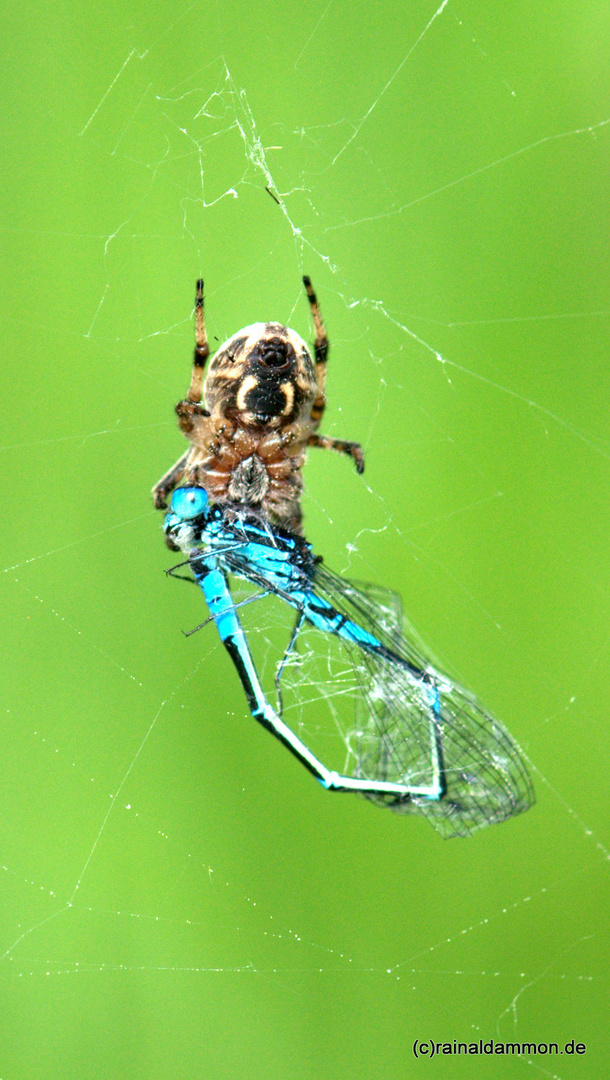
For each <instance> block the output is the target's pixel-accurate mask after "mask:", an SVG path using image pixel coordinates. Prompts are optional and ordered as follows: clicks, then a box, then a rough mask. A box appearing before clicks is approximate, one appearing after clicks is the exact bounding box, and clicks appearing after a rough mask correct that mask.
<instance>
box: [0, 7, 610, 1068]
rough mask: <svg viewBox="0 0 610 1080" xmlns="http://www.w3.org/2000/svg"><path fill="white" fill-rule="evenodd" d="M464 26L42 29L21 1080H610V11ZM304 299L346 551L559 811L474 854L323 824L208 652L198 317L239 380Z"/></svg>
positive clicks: (30, 154) (16, 899)
mask: <svg viewBox="0 0 610 1080" xmlns="http://www.w3.org/2000/svg"><path fill="white" fill-rule="evenodd" d="M434 15H435V5H434V0H433V2H432V3H425V2H423V0H415V2H414V3H411V4H409V5H404V4H400V3H393V2H391V0H384V2H383V3H382V4H381V5H374V6H371V5H368V4H358V5H354V4H345V3H337V2H335V3H333V2H332V0H331V3H327V2H326V0H321V3H319V4H318V5H315V4H314V5H313V6H312V5H307V6H303V5H302V4H297V3H290V2H289V3H279V2H277V0H275V2H263V3H260V4H257V5H253V6H252V8H251V9H250V10H249V11H247V10H245V8H244V5H243V4H241V3H239V2H235V0H224V2H222V3H220V4H217V5H214V4H210V5H208V4H203V3H191V4H184V5H180V4H176V3H170V2H169V0H165V2H162V0H157V2H155V3H153V4H150V3H144V2H142V0H127V2H122V3H117V2H114V3H112V2H111V3H106V4H104V5H97V4H92V3H85V4H74V3H72V4H70V3H61V2H60V3H50V2H48V0H47V2H46V3H43V4H42V5H40V4H37V5H34V4H30V3H25V4H21V5H19V7H18V8H17V7H16V6H14V7H13V9H12V11H11V13H10V14H7V13H6V12H5V16H4V29H3V35H2V37H3V45H2V52H3V60H2V65H1V72H0V78H1V79H2V83H3V86H2V100H3V102H4V109H3V119H2V126H1V130H2V145H3V170H2V199H3V214H2V235H3V239H4V241H5V249H6V259H5V268H6V270H5V278H4V286H3V289H2V294H1V305H2V328H3V334H4V341H3V346H2V354H3V364H4V376H3V400H4V403H5V408H4V409H3V432H2V462H3V481H4V494H5V521H6V528H5V530H4V541H3V543H4V549H3V554H2V563H1V565H2V569H3V571H4V572H3V573H2V575H1V578H0V580H1V583H2V607H1V612H2V631H1V633H2V654H3V667H4V669H5V675H4V679H3V690H2V716H3V731H2V748H3V749H2V759H3V761H4V764H5V765H6V773H5V774H4V783H3V786H2V797H1V815H0V827H1V848H2V852H1V856H0V858H1V862H2V871H1V873H2V877H1V882H2V905H1V925H0V944H1V947H2V948H1V952H2V964H1V966H0V977H1V979H2V991H1V993H2V1009H1V1019H0V1027H1V1031H0V1075H1V1076H2V1078H3V1080H30V1078H32V1080H34V1078H36V1080H38V1078H42V1077H62V1078H64V1077H65V1078H70V1080H72V1078H77V1077H78V1078H80V1077H88V1078H96V1080H97V1078H115V1080H116V1078H123V1077H130V1078H133V1077H137V1078H140V1077H142V1078H149V1077H150V1078H154V1080H157V1078H159V1080H160V1078H164V1080H165V1078H167V1077H179V1078H183V1077H186V1078H200V1077H205V1078H206V1080H208V1078H209V1080H216V1078H218V1080H221V1078H222V1080H224V1078H232V1077H243V1076H247V1077H250V1078H253V1080H258V1078H268V1077H276V1076H277V1077H290V1078H295V1080H310V1078H318V1077H337V1078H341V1080H343V1078H345V1080H347V1078H349V1080H354V1078H359V1080H360V1078H362V1080H365V1078H366V1080H368V1078H372V1077H378V1076H380V1075H383V1076H390V1075H392V1076H397V1077H415V1076H419V1075H420V1074H421V1075H426V1076H431V1075H434V1076H448V1077H451V1078H452V1080H453V1078H456V1080H461V1078H462V1077H464V1078H466V1077H468V1078H470V1077H472V1076H481V1077H485V1078H493V1080H497V1078H504V1077H511V1078H512V1077H519V1076H524V1077H525V1076H532V1075H534V1076H538V1075H540V1076H548V1075H552V1076H557V1077H562V1078H564V1077H565V1078H572V1077H574V1078H589V1077H592V1078H593V1077H595V1078H599V1077H600V1076H602V1075H603V1074H604V1072H605V1068H604V1056H605V1055H606V1058H607V1028H605V1027H604V1024H603V1016H604V1014H603V1011H602V1006H601V1002H602V1001H603V995H604V990H605V984H604V973H605V970H606V964H605V955H607V926H608V913H607V909H606V898H607V847H606V846H605V845H607V844H608V835H607V834H608V813H607V775H608V738H607V728H608V724H607V712H608V675H609V670H608V669H609V662H608V643H609V642H608V622H607V617H606V612H607V606H608V604H607V601H608V591H609V586H610V576H609V571H608V560H607V540H608V516H607V474H608V456H609V454H610V441H609V439H608V426H607V418H608V398H609V395H608V324H609V315H610V303H609V300H608V220H607V219H608V215H607V205H608V203H607V199H608V191H607V188H608V167H609V157H610V155H609V150H610V120H609V118H610V100H609V99H610V86H609V85H608V78H607V74H608V44H609V30H610V27H609V21H610V14H609V11H608V7H607V5H603V4H596V3H585V4H578V5H576V4H574V3H570V2H567V0H560V2H559V3H557V2H556V3H553V4H550V3H548V2H544V3H538V4H534V5H532V4H531V3H527V4H526V3H524V2H522V0H517V2H516V3H512V4H502V5H481V4H478V3H475V2H474V0H456V2H454V0H449V2H448V3H447V4H446V6H445V7H444V9H443V10H442V11H439V12H437V14H436V18H433V16H434ZM426 28H427V29H426ZM267 186H268V187H270V188H271V189H272V191H273V192H275V193H276V195H277V196H278V197H279V199H280V204H281V205H278V204H277V202H276V201H274V199H272V198H270V196H269V194H267V192H266V191H265V188H266V187H267ZM303 272H306V273H309V274H311V276H312V278H313V281H314V284H315V286H316V288H317V291H318V294H319V297H320V300H321V304H322V309H323V313H324V316H325V319H326V322H327V326H328V329H329V333H330V336H331V340H332V354H331V363H330V370H329V385H328V393H329V407H328V411H327V418H326V421H325V425H324V430H325V432H327V433H328V434H331V435H337V436H341V437H344V438H348V439H360V440H361V441H362V443H363V444H364V446H365V450H366V453H367V471H366V473H365V476H364V477H363V478H362V479H359V478H358V477H357V476H356V475H355V473H354V471H353V469H352V468H351V466H350V463H349V461H347V460H344V459H341V458H339V457H335V456H333V455H328V454H326V455H324V454H320V453H316V452H313V453H312V454H311V457H310V461H309V462H308V464H307V470H306V483H307V497H306V501H305V510H306V515H307V518H306V524H307V534H308V537H309V538H310V540H311V541H312V543H314V545H315V547H316V549H317V550H319V551H323V552H324V554H325V557H326V559H327V561H328V562H329V564H330V565H332V566H335V567H337V568H338V569H340V570H343V571H346V572H349V573H350V574H351V576H353V577H356V578H361V579H365V580H367V579H368V580H374V581H377V582H379V583H382V584H385V585H388V586H391V587H392V588H394V589H396V590H397V591H399V592H401V593H402V595H403V597H404V601H405V608H406V610H407V611H408V613H409V616H410V618H411V620H412V621H413V623H414V624H415V625H416V626H417V627H418V629H419V630H420V632H421V634H422V636H423V637H424V639H426V640H427V641H429V642H430V643H431V645H432V647H433V649H434V651H435V652H436V653H437V654H438V655H439V656H441V657H442V658H443V659H444V660H446V661H448V662H449V663H450V665H451V670H452V671H454V672H455V673H457V674H458V675H459V677H460V678H461V679H462V680H463V681H464V682H465V683H467V684H468V685H470V686H472V687H473V688H475V689H476V691H477V693H478V694H479V695H480V696H481V697H482V699H483V700H484V701H486V702H487V703H488V704H489V706H490V708H491V709H492V710H493V711H494V712H495V713H496V714H497V715H499V716H500V717H502V718H503V719H504V720H505V722H506V724H507V725H508V727H509V728H510V730H511V732H512V733H513V735H514V736H515V737H516V738H517V739H518V740H519V742H520V743H521V745H522V746H523V748H524V751H525V752H526V753H527V755H528V757H529V759H530V760H531V762H532V774H533V777H534V781H535V784H536V789H537V796H538V803H537V805H536V807H535V808H534V809H533V810H532V811H531V812H530V813H528V814H527V815H525V816H523V817H521V818H518V819H515V820H513V821H510V822H508V823H506V824H504V825H501V826H494V827H493V828H489V829H486V830H483V831H482V832H481V833H478V834H477V835H476V836H474V837H473V838H471V839H469V840H467V841H460V840H451V841H447V842H443V841H442V840H441V839H440V838H439V837H438V836H437V835H436V834H435V833H434V831H433V830H432V829H431V828H430V826H429V825H428V824H427V823H426V822H425V821H423V820H418V819H404V818H400V817H397V816H394V815H392V814H391V813H386V812H383V811H381V810H379V809H377V808H376V807H374V806H372V805H370V804H367V803H366V802H364V801H361V800H358V799H357V798H355V797H351V796H341V797H340V796H331V795H328V794H326V793H324V792H323V791H322V790H321V789H320V788H319V787H318V786H317V785H316V784H315V783H314V782H313V781H312V779H311V778H310V777H309V775H308V774H307V773H306V772H305V770H304V769H302V768H300V767H299V766H298V764H297V763H296V762H294V761H293V760H292V759H291V758H290V756H289V755H288V754H287V753H286V752H285V750H283V748H282V747H281V746H280V745H279V744H276V743H275V742H274V740H273V739H271V738H270V737H269V736H268V735H267V734H266V733H265V732H264V731H263V730H262V729H260V728H259V727H258V726H257V725H256V724H255V723H254V722H253V721H251V720H250V719H248V717H247V714H246V709H245V705H244V700H243V696H242V693H241V691H240V688H239V685H238V680H237V677H236V675H235V673H234V672H233V670H232V669H231V666H230V663H229V661H228V658H227V657H226V656H225V654H224V652H223V650H222V648H221V647H220V646H219V645H218V643H217V640H216V638H215V633H214V630H213V628H209V629H208V630H206V631H203V632H202V633H200V634H198V635H196V636H195V637H193V638H190V639H189V640H188V641H185V639H184V638H183V637H182V635H181V633H180V631H181V629H182V628H186V627H189V626H192V625H195V624H196V623H197V622H198V621H200V619H201V618H202V617H203V614H204V612H203V604H202V602H201V600H200V597H199V595H198V594H196V592H195V590H189V589H186V588H185V587H183V586H181V585H180V584H179V583H176V582H173V581H169V580H167V579H166V578H165V577H164V574H163V571H164V569H165V568H166V567H167V566H168V565H169V564H170V562H171V556H168V552H167V551H166V550H165V548H164V544H163V541H162V536H161V533H160V515H158V514H157V513H155V512H154V511H153V510H152V508H151V502H150V497H149V490H150V487H151V486H152V484H153V483H154V482H155V480H157V479H158V477H159V476H160V475H161V473H162V472H163V471H164V470H165V469H166V468H167V467H168V466H169V465H170V464H171V463H172V462H173V461H174V460H175V459H176V457H178V455H179V454H180V453H181V452H182V449H183V442H182V439H181V436H180V435H179V433H178V431H177V429H176V426H175V421H174V417H173V405H174V403H175V401H177V400H178V398H179V397H181V396H182V395H183V393H184V391H185V389H186V386H187V382H188V375H189V366H190V357H191V349H192V340H193V338H192V321H191V305H192V300H193V288H194V282H195V279H196V277H197V276H198V275H199V274H200V273H202V274H203V275H204V277H205V279H206V304H207V323H208V330H209V334H210V337H211V339H212V343H213V344H216V342H217V341H222V340H224V339H225V338H226V337H228V336H229V335H230V334H232V333H233V332H235V331H236V330H238V329H239V328H240V327H241V326H244V325H246V324H248V323H250V322H254V321H257V320H259V319H276V320H280V321H282V322H286V323H289V324H290V325H292V326H294V328H295V329H297V330H298V331H299V332H300V333H302V334H303V335H304V336H306V337H309V338H310V337H311V328H310V323H309V315H308V311H307V305H306V302H305V300H304V298H303V295H302V289H301V284H300V276H301V274H302V273H303ZM191 593H192V594H193V595H191ZM415 1038H419V1039H428V1038H430V1039H438V1040H441V1041H446V1040H452V1039H454V1038H455V1039H458V1040H465V1041H471V1040H472V1039H479V1038H483V1039H486V1040H488V1039H490V1038H496V1039H505V1040H511V1041H512V1040H519V1041H535V1042H543V1041H552V1040H557V1041H558V1042H560V1043H563V1042H564V1041H566V1040H569V1039H572V1038H574V1039H576V1041H580V1042H583V1043H585V1044H586V1046H587V1053H586V1055H585V1056H584V1057H579V1058H576V1057H566V1056H564V1057H562V1058H561V1059H549V1058H548V1057H547V1058H545V1057H531V1056H530V1058H529V1060H528V1059H527V1058H524V1059H521V1060H514V1059H511V1060H503V1059H502V1058H495V1059H493V1060H492V1059H490V1058H479V1059H473V1058H464V1057H461V1058H456V1057H453V1058H448V1059H444V1060H443V1061H442V1063H440V1064H436V1063H435V1064H434V1065H431V1064H429V1063H427V1062H424V1063H422V1062H417V1061H415V1060H414V1058H413V1056H412V1051H411V1046H412V1043H413V1040H414V1039H415ZM532 1068H533V1070H534V1072H533V1074H532Z"/></svg>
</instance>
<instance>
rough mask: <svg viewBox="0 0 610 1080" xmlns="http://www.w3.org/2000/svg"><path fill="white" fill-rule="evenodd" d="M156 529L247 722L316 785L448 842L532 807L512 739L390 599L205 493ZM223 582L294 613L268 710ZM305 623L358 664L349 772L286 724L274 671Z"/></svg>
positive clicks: (184, 502)
mask: <svg viewBox="0 0 610 1080" xmlns="http://www.w3.org/2000/svg"><path fill="white" fill-rule="evenodd" d="M164 528H165V533H166V536H167V539H168V542H169V543H170V546H172V547H174V548H175V549H176V550H180V551H182V552H183V553H184V555H185V556H186V558H187V562H188V565H189V566H190V569H191V571H192V574H193V576H194V579H195V581H196V582H197V583H198V584H199V585H200V586H201V589H202V590H203V594H204V597H205V599H206V602H207V605H208V608H209V611H210V619H211V620H213V621H214V623H215V624H216V627H217V630H218V633H219V635H220V638H221V641H222V642H223V644H224V645H225V647H226V648H227V650H228V652H229V654H230V656H231V659H232V661H233V663H234V665H235V667H236V669H237V672H238V674H239V677H240V679H241V682H242V685H243V688H244V690H245V693H246V697H247V700H248V705H249V707H250V712H251V714H252V716H253V717H254V718H255V719H256V720H258V721H259V722H260V723H261V724H262V725H263V726H264V727H266V728H267V729H268V730H269V731H271V732H272V733H273V734H274V735H275V736H276V737H277V738H278V739H279V740H280V741H281V742H282V743H283V744H284V745H285V746H286V747H287V748H288V749H289V750H290V751H291V752H292V753H293V754H294V755H295V757H297V758H298V760H299V761H300V762H301V763H302V764H303V765H304V766H305V767H306V768H307V769H308V770H309V771H310V772H311V773H313V775H314V776H315V777H316V778H317V779H318V780H319V781H320V783H321V784H322V785H323V786H324V787H325V788H327V789H329V790H331V791H356V792H360V793H361V794H363V795H364V796H366V798H368V799H370V800H372V801H373V802H375V803H377V804H378V805H381V806H388V807H390V808H391V809H392V810H395V811H398V812H400V813H413V812H415V813H419V814H422V815H424V816H425V817H427V818H428V820H429V821H430V822H431V824H432V825H434V827H435V828H436V829H437V830H438V831H439V832H440V833H441V834H442V835H443V836H445V837H449V836H466V835H468V834H470V833H472V832H474V831H475V830H476V829H479V828H481V827H482V826H484V825H488V824H491V823H493V822H499V821H504V820H505V819H506V818H509V817H513V816H514V815H515V814H519V813H522V812H523V811H524V810H527V809H528V808H529V807H530V806H531V805H532V804H533V802H534V793H533V789H532V785H531V781H530V778H529V776H528V772H527V769H526V766H525V763H524V761H523V757H522V754H521V752H520V750H519V748H518V746H517V744H516V743H515V742H514V740H513V739H512V738H511V736H510V735H509V733H508V732H507V731H506V729H505V728H504V727H503V726H502V725H501V724H500V723H498V721H497V720H494V719H493V717H492V716H490V715H489V713H487V712H486V711H485V710H484V709H483V708H482V706H481V705H480V704H479V703H478V702H477V700H476V698H475V697H473V695H472V694H470V693H469V692H468V691H466V690H463V689H462V688H461V687H460V686H458V685H457V684H456V683H455V682H453V681H452V680H450V679H449V678H448V677H447V676H445V675H443V674H442V673H441V672H440V671H439V670H437V669H436V668H435V667H434V666H433V665H432V664H431V663H430V661H429V659H428V658H427V656H426V653H425V650H424V647H423V646H422V645H421V643H420V642H419V641H418V639H417V637H416V636H415V633H414V632H413V631H411V629H410V628H407V627H406V626H405V625H403V623H402V619H401V617H400V616H399V615H398V614H397V613H396V611H397V609H396V608H394V614H392V604H391V603H388V602H387V598H388V597H390V596H391V595H392V594H390V593H386V592H385V590H380V589H379V588H378V587H376V586H368V585H361V584H359V583H358V584H356V583H354V582H351V581H348V580H347V579H345V578H343V577H340V576H339V575H337V574H335V573H333V572H332V571H331V570H329V569H328V568H327V567H326V566H325V565H324V563H323V561H322V559H321V558H320V557H318V556H315V555H314V554H313V551H312V548H311V545H310V544H308V543H307V542H306V541H305V540H304V539H303V538H302V537H300V536H297V535H295V534H293V533H291V532H288V531H286V530H284V529H282V528H280V527H278V526H274V525H272V524H270V523H269V522H268V521H267V520H266V519H265V518H264V517H260V518H257V517H256V516H246V515H244V513H243V508H242V509H241V510H240V509H239V508H235V507H233V508H231V506H230V505H227V504H217V505H213V504H211V503H210V501H209V498H208V496H207V494H206V492H205V491H204V490H203V488H198V487H185V488H178V489H176V490H175V491H174V494H173V497H172V504H171V512H170V513H168V514H167V515H166V518H165V526H164ZM174 569H176V568H174ZM229 576H233V577H236V578H240V579H243V580H245V581H247V582H248V583H250V585H253V586H255V588H256V589H257V590H258V592H257V593H256V594H255V596H254V597H251V598H250V599H254V600H256V599H258V598H259V597H260V596H269V595H271V596H275V597H277V598H279V599H280V600H282V601H284V602H285V603H286V604H288V605H290V607H291V608H293V609H294V610H295V611H296V623H295V625H294V629H293V631H292V634H291V635H290V639H289V641H288V644H287V646H286V648H285V650H284V652H283V655H282V656H281V659H280V660H279V662H278V663H277V665H276V675H275V685H276V689H277V701H278V703H277V706H276V707H274V705H272V703H271V702H270V700H269V697H268V695H267V694H266V693H265V691H264V690H263V686H262V683H261V680H260V678H259V674H258V672H257V668H256V665H255V663H254V660H253V657H252V652H251V649H250V646H249V643H248V638H247V635H246V633H245V632H244V629H243V626H242V623H241V621H240V615H239V612H238V608H239V604H237V603H236V601H235V600H234V599H233V597H232V595H231V591H230V587H229ZM307 627H313V628H314V629H315V631H317V633H316V638H317V648H318V649H319V650H320V651H322V652H323V651H324V650H325V648H326V646H327V644H328V642H329V639H333V640H334V641H337V640H338V641H340V642H341V644H342V646H343V647H344V650H345V652H346V654H347V658H348V659H349V661H350V662H351V665H353V670H354V673H355V683H356V686H357V694H356V695H355V697H356V704H355V709H354V711H355V716H354V724H353V729H352V730H351V731H350V733H349V751H350V758H351V760H352V764H353V767H352V768H351V769H350V770H349V773H346V774H343V773H341V772H340V771H338V770H336V769H330V768H328V767H327V765H325V764H324V763H323V762H322V760H321V759H320V758H319V757H318V756H317V755H316V754H315V753H313V751H312V750H311V749H310V747H309V746H308V745H307V743H306V742H305V741H304V740H303V739H302V738H301V737H300V735H298V734H297V732H296V731H295V730H293V729H292V728H291V727H290V726H289V725H288V724H287V723H286V721H285V719H284V717H283V716H282V704H281V702H282V697H281V679H282V675H283V673H284V671H285V669H286V667H287V664H288V663H289V660H290V657H291V654H292V653H293V651H294V650H295V648H298V643H299V636H300V635H301V633H302V632H303V630H304V629H305V628H307ZM332 692H333V688H332V686H330V685H329V686H328V693H329V695H330V694H332Z"/></svg>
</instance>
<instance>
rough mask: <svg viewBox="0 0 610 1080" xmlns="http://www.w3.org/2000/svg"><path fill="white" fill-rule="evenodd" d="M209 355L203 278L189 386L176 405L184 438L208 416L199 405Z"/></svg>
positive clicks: (196, 303)
mask: <svg viewBox="0 0 610 1080" xmlns="http://www.w3.org/2000/svg"><path fill="white" fill-rule="evenodd" d="M209 355H210V346H209V345H208V339H207V335H206V332H205V320H204V317H203V278H199V280H198V282H197V294H196V296H195V354H194V357H193V370H192V373H191V384H190V386H189V388H188V391H187V395H186V398H185V399H184V401H179V402H178V404H177V405H176V412H177V414H178V424H179V425H180V429H181V430H182V431H183V432H184V434H185V435H186V436H190V435H191V434H192V432H193V431H194V429H195V426H196V418H197V417H199V416H205V417H207V416H209V415H210V414H209V412H208V411H207V409H206V408H205V406H204V405H202V403H201V399H202V396H203V369H204V368H205V363H206V360H207V358H208V356H209Z"/></svg>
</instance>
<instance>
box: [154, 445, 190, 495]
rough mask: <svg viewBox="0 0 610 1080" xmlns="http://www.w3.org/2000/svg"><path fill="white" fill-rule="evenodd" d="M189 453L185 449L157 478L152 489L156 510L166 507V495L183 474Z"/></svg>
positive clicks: (175, 485) (176, 484)
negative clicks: (158, 478) (169, 467)
mask: <svg viewBox="0 0 610 1080" xmlns="http://www.w3.org/2000/svg"><path fill="white" fill-rule="evenodd" d="M188 455H189V452H188V450H185V452H184V453H183V455H182V457H180V458H178V460H177V462H176V463H175V465H172V467H171V469H168V470H167V472H166V473H165V474H164V475H163V476H162V477H161V479H160V480H157V483H156V484H155V486H154V488H153V489H152V497H153V502H154V504H155V506H156V508H157V510H166V509H167V502H166V501H165V500H166V499H167V496H168V495H169V493H170V492H171V491H173V490H174V488H175V487H177V486H178V484H179V483H180V481H181V480H182V477H183V476H184V466H185V465H186V459H187V457H188Z"/></svg>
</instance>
